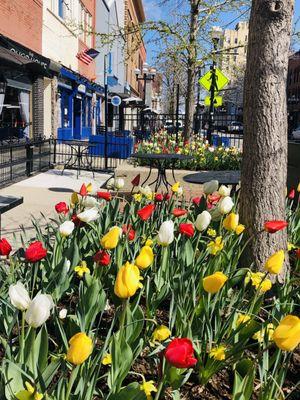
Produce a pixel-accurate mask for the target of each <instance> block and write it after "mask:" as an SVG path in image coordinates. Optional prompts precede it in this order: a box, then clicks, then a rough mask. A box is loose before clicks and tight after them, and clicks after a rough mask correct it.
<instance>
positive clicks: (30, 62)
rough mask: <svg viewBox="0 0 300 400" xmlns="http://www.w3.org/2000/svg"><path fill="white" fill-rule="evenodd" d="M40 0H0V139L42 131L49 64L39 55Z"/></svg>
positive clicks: (40, 37)
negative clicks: (45, 83) (45, 79)
mask: <svg viewBox="0 0 300 400" xmlns="http://www.w3.org/2000/svg"><path fill="white" fill-rule="evenodd" d="M42 19H43V5H42V1H40V0H22V1H21V0H1V2H0V82H1V92H0V139H2V140H3V139H8V138H11V137H18V138H21V137H24V136H25V137H28V138H29V137H33V136H41V135H43V130H44V119H43V118H44V104H43V90H44V83H43V82H44V78H45V77H46V76H51V75H52V72H53V71H52V70H51V68H52V64H51V63H50V60H49V59H48V58H45V57H43V56H42Z"/></svg>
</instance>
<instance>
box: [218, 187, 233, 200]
mask: <svg viewBox="0 0 300 400" xmlns="http://www.w3.org/2000/svg"><path fill="white" fill-rule="evenodd" d="M218 192H219V195H221V196H222V197H226V196H230V192H231V189H230V188H229V187H228V186H225V185H221V186H220V187H219V190H218Z"/></svg>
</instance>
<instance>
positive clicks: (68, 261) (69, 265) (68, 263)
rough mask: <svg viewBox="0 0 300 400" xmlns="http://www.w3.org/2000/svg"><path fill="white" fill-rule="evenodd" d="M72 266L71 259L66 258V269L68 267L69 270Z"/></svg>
mask: <svg viewBox="0 0 300 400" xmlns="http://www.w3.org/2000/svg"><path fill="white" fill-rule="evenodd" d="M70 267H71V261H70V260H68V259H67V258H66V259H65V262H64V269H66V271H67V272H69V271H70Z"/></svg>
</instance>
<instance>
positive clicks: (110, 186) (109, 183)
mask: <svg viewBox="0 0 300 400" xmlns="http://www.w3.org/2000/svg"><path fill="white" fill-rule="evenodd" d="M106 187H107V189H114V187H115V180H114V178H110V179H109V180H108V181H107V182H106Z"/></svg>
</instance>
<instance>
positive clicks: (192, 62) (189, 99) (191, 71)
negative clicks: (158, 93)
mask: <svg viewBox="0 0 300 400" xmlns="http://www.w3.org/2000/svg"><path fill="white" fill-rule="evenodd" d="M190 3H191V11H190V15H191V20H190V34H189V46H188V59H187V65H188V69H187V93H186V98H185V118H184V132H183V135H184V139H185V140H189V138H190V136H191V133H192V130H193V119H194V112H195V79H196V68H197V32H198V28H199V22H198V18H199V0H190Z"/></svg>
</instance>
